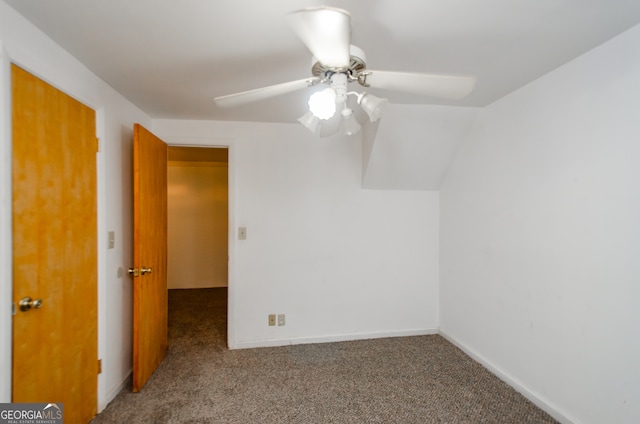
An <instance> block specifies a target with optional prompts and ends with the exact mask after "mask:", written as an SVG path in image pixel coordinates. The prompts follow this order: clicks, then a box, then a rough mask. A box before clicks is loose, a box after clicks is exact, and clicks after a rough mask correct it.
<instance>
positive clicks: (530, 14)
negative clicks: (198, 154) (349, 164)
mask: <svg viewBox="0 0 640 424" xmlns="http://www.w3.org/2000/svg"><path fill="white" fill-rule="evenodd" d="M5 1H6V3H8V4H9V5H11V6H12V7H13V8H15V9H16V10H17V11H18V12H20V13H21V14H22V15H24V16H25V17H27V18H28V19H29V20H31V21H32V22H33V23H34V24H35V25H36V26H38V27H39V28H41V29H42V30H43V31H44V32H45V33H47V34H48V35H49V36H50V37H51V38H53V39H54V40H55V41H57V42H58V43H59V44H60V45H61V46H63V47H64V48H65V49H66V50H68V51H69V52H70V53H71V54H72V55H74V56H75V57H76V58H78V59H79V60H80V61H82V62H83V63H84V64H86V66H87V67H89V68H90V69H91V70H92V71H93V72H94V73H96V74H97V75H98V76H100V77H101V78H102V79H104V80H105V81H106V82H107V83H109V84H110V85H111V86H112V87H114V88H115V89H116V90H117V91H119V92H120V93H122V94H123V95H124V96H125V97H127V98H128V99H129V100H130V101H132V102H133V103H135V104H136V105H137V106H139V107H140V108H141V109H142V110H144V111H145V112H146V113H147V114H149V115H150V116H151V117H152V118H176V119H212V120H238V121H257V122H296V119H297V118H298V117H299V116H300V115H302V114H303V113H304V111H305V110H306V100H307V98H308V96H309V93H310V91H309V90H313V89H312V88H311V89H306V90H302V91H299V92H296V93H292V94H287V95H284V96H281V97H278V98H275V99H269V100H263V101H260V102H257V103H254V104H251V105H248V106H242V107H238V108H234V109H226V110H224V109H220V108H218V107H217V106H216V105H215V104H214V103H213V101H212V99H213V97H215V96H219V95H224V94H230V93H234V92H237V91H245V90H250V89H254V88H258V87H263V86H267V85H272V84H278V83H282V82H287V81H290V80H296V79H301V78H306V77H307V76H310V75H311V72H310V67H311V56H310V54H309V52H308V51H307V50H306V48H305V47H304V45H303V44H302V42H301V41H299V40H298V39H297V38H296V36H295V35H294V34H293V32H292V30H291V29H290V28H289V27H288V26H287V23H286V21H285V15H286V14H287V13H288V12H292V11H295V10H299V9H301V8H304V7H308V6H317V5H320V4H325V5H331V6H337V7H341V8H344V9H346V10H348V11H349V12H350V13H351V16H352V20H351V22H352V43H353V44H356V45H358V46H359V47H361V48H363V49H364V50H365V52H366V54H367V67H368V68H369V69H375V70H390V71H409V72H426V73H444V74H463V75H475V76H476V77H477V78H478V85H477V87H476V90H475V91H474V92H473V93H472V94H471V95H470V96H469V97H468V98H466V99H465V100H463V101H459V102H455V103H451V102H439V101H437V100H436V99H432V98H421V97H418V96H411V95H399V94H396V93H388V92H382V91H378V92H375V91H374V90H371V91H373V92H374V93H375V94H377V95H381V96H384V97H388V98H389V100H390V101H391V102H392V103H399V104H411V103H425V104H457V105H463V106H484V105H486V104H489V103H491V102H493V101H494V100H496V99H498V98H500V97H502V96H504V95H505V94H507V93H509V92H511V91H513V90H514V89H516V88H518V87H521V86H522V85H524V84H526V83H528V82H530V81H532V80H534V79H536V78H537V77H539V76H541V75H543V74H545V73H547V72H549V71H550V70H552V69H554V68H556V67H558V66H560V65H562V64H563V63H565V62H567V61H569V60H571V59H573V58H574V57H576V56H578V55H580V54H582V53H584V52H586V51H587V50H589V49H591V48H593V47H595V46H596V45H598V44H600V43H602V42H604V41H606V40H608V39H609V38H611V37H613V36H615V35H617V34H619V33H620V32H622V31H624V30H625V29H628V28H630V27H631V26H633V25H635V24H637V23H639V22H640V1H638V0H342V1H340V0H326V1H324V3H319V2H317V1H310V0H272V1H265V0H46V1H45V0H5ZM354 89H355V87H354Z"/></svg>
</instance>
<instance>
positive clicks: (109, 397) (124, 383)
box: [98, 371, 133, 414]
mask: <svg viewBox="0 0 640 424" xmlns="http://www.w3.org/2000/svg"><path fill="white" fill-rule="evenodd" d="M132 377H133V372H132V371H129V374H127V375H126V377H125V378H124V379H123V380H122V381H121V382H120V384H118V385H117V386H116V387H114V388H113V389H111V390H109V393H107V395H106V396H105V398H104V399H101V400H100V402H98V414H99V413H100V412H102V411H104V408H106V407H107V405H109V403H110V402H111V401H112V400H114V399H115V398H116V396H118V393H120V392H121V391H122V390H123V389H124V388H125V387H127V386H128V385H129V384H130V383H131V378H132Z"/></svg>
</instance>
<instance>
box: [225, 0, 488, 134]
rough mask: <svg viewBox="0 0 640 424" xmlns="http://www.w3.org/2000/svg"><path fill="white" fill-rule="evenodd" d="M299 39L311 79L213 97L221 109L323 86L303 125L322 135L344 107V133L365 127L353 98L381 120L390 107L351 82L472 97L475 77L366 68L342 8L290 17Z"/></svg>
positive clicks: (312, 100)
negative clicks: (308, 57)
mask: <svg viewBox="0 0 640 424" xmlns="http://www.w3.org/2000/svg"><path fill="white" fill-rule="evenodd" d="M287 19H288V22H289V24H290V26H291V28H292V29H293V30H294V32H295V33H296V35H297V36H298V37H299V38H300V39H301V40H302V42H303V43H304V44H305V45H306V46H307V48H308V49H309V50H310V51H311V53H312V54H313V56H314V59H313V66H312V68H311V73H312V75H313V76H312V77H309V78H304V79H300V80H296V81H290V82H285V83H283V84H276V85H271V86H268V87H262V88H258V89H254V90H249V91H243V92H240V93H235V94H229V95H225V96H219V97H216V98H214V102H215V103H216V104H217V105H218V106H220V107H233V106H239V105H243V104H247V103H251V102H254V101H258V100H262V99H266V98H270V97H275V96H279V95H283V94H287V93H290V92H293V91H296V90H300V89H303V88H307V87H311V86H314V85H318V84H326V85H327V88H325V89H324V90H322V91H320V92H318V93H315V94H314V95H312V96H311V98H310V100H309V106H310V111H309V112H308V113H307V114H305V116H303V117H301V118H300V119H299V121H300V122H301V123H302V124H303V125H305V126H307V128H309V129H311V130H312V131H314V132H316V133H319V132H320V131H319V126H320V120H326V119H329V118H331V117H333V116H334V115H335V114H336V111H338V110H339V108H342V109H341V110H340V113H341V115H342V118H343V124H342V127H343V132H344V133H345V134H353V133H355V132H357V131H358V130H359V128H360V126H359V124H358V123H357V122H356V121H355V118H354V117H353V114H352V111H351V109H349V108H348V107H347V106H346V100H347V96H348V95H354V96H356V98H357V102H358V104H359V105H360V106H361V107H362V108H363V109H364V110H365V112H367V114H368V115H369V118H370V120H371V121H372V122H373V121H376V120H378V119H379V118H380V116H381V111H382V108H383V107H384V105H385V104H386V102H387V101H386V99H379V98H377V97H375V96H373V95H371V94H369V93H366V92H365V93H356V92H347V84H349V83H351V82H357V83H358V84H360V85H361V86H363V87H372V88H380V89H385V90H391V91H399V92H403V93H410V94H419V95H424V96H429V97H438V98H443V99H452V100H457V99H461V98H463V97H465V96H466V95H468V94H469V93H470V92H471V91H472V90H473V88H474V86H475V83H476V79H475V78H474V77H467V76H451V75H435V74H421V73H408V72H391V71H374V70H369V69H367V64H366V56H365V54H364V51H362V49H360V48H359V47H356V46H354V45H352V44H351V15H350V14H349V12H347V11H346V10H343V9H338V8H334V7H328V6H319V7H312V8H307V9H303V10H299V11H297V12H293V13H290V14H289V15H288V16H287Z"/></svg>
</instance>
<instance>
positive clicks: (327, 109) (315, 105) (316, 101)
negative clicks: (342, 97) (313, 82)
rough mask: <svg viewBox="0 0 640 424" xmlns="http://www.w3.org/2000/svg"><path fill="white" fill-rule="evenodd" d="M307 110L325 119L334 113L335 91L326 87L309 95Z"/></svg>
mask: <svg viewBox="0 0 640 424" xmlns="http://www.w3.org/2000/svg"><path fill="white" fill-rule="evenodd" d="M309 110H310V111H311V113H313V115H315V116H316V117H317V118H319V119H324V120H327V119H329V118H331V117H332V116H333V115H334V114H335V113H336V92H335V91H334V90H333V89H332V88H331V87H327V88H325V89H324V90H322V91H318V92H316V93H313V94H312V95H311V97H309Z"/></svg>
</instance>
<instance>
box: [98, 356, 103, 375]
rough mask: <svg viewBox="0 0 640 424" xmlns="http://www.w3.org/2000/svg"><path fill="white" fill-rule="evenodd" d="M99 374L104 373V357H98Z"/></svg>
mask: <svg viewBox="0 0 640 424" xmlns="http://www.w3.org/2000/svg"><path fill="white" fill-rule="evenodd" d="M98 374H102V359H98Z"/></svg>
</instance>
